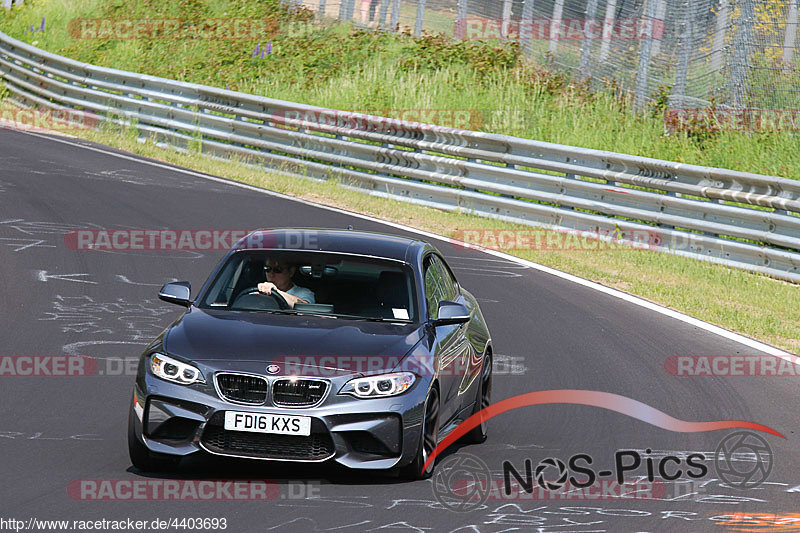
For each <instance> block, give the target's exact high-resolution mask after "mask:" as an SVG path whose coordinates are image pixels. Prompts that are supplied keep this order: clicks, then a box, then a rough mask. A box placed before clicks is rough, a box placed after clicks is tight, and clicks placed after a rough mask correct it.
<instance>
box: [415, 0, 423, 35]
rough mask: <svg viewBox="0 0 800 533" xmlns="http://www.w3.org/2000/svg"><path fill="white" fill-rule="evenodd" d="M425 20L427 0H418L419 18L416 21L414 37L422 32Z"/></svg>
mask: <svg viewBox="0 0 800 533" xmlns="http://www.w3.org/2000/svg"><path fill="white" fill-rule="evenodd" d="M423 20H425V0H417V19H416V20H415V21H414V37H419V36H420V35H421V34H422V21H423Z"/></svg>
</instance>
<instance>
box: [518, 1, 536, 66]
mask: <svg viewBox="0 0 800 533" xmlns="http://www.w3.org/2000/svg"><path fill="white" fill-rule="evenodd" d="M533 1H534V0H525V3H524V4H523V5H522V20H521V21H520V24H519V44H520V48H522V51H523V52H525V53H527V54H530V52H531V50H530V48H531V39H532V38H533Z"/></svg>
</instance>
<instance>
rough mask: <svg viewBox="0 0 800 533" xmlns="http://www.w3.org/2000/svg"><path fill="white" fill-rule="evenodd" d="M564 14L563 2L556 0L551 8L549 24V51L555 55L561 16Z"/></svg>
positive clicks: (559, 33) (562, 0)
mask: <svg viewBox="0 0 800 533" xmlns="http://www.w3.org/2000/svg"><path fill="white" fill-rule="evenodd" d="M563 13H564V0H556V4H555V6H553V21H552V23H551V24H550V47H549V48H548V49H549V50H550V53H551V54H555V53H556V50H558V38H559V37H560V36H561V15H562V14H563Z"/></svg>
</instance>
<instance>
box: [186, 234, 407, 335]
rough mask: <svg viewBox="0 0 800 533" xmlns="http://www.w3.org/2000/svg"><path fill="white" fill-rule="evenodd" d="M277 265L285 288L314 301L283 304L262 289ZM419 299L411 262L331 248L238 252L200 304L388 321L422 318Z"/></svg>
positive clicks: (201, 299)
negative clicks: (285, 306) (290, 306)
mask: <svg viewBox="0 0 800 533" xmlns="http://www.w3.org/2000/svg"><path fill="white" fill-rule="evenodd" d="M274 266H277V267H278V270H279V271H280V274H283V275H284V276H285V278H284V279H285V280H286V284H287V285H288V286H289V288H283V287H279V288H280V289H281V290H284V291H288V292H289V294H293V295H295V296H298V297H299V298H302V299H304V300H307V301H309V302H312V301H313V303H296V304H295V306H294V309H282V308H281V306H280V304H279V303H278V301H277V300H276V299H275V298H273V297H272V296H269V295H266V294H263V293H259V291H258V285H259V283H264V282H266V281H268V280H267V270H268V269H269V268H272V267H274ZM265 267H266V268H265ZM285 269H288V272H283V271H284V270H285ZM273 280H274V277H273ZM309 291H310V292H309ZM415 304H416V298H415V297H414V281H413V276H412V275H411V268H410V267H409V265H407V264H405V263H401V262H398V261H392V260H386V259H378V258H374V257H364V256H359V255H347V254H332V253H327V252H276V251H262V250H257V251H248V250H243V251H239V252H235V253H234V254H232V255H231V256H230V257H229V258H228V260H227V261H226V262H225V264H224V265H223V266H222V268H221V269H220V270H219V273H218V274H217V276H216V278H215V279H214V281H213V283H211V285H210V286H209V288H208V290H207V291H206V292H205V294H203V295H202V296H201V298H200V299H199V300H198V307H200V308H204V309H228V310H235V311H253V312H271V313H285V314H298V315H299V314H316V315H325V316H331V317H336V318H341V319H361V320H375V321H388V322H413V321H416V318H417V312H416V310H417V306H416V305H415Z"/></svg>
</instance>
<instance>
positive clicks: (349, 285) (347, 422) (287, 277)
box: [128, 229, 492, 479]
mask: <svg viewBox="0 0 800 533" xmlns="http://www.w3.org/2000/svg"><path fill="white" fill-rule="evenodd" d="M159 297H160V298H161V299H162V300H164V301H167V302H171V303H174V304H178V305H181V306H185V307H186V308H187V310H186V312H185V313H184V314H183V315H182V316H181V317H180V318H179V319H177V320H176V321H175V322H174V323H173V324H171V325H170V326H169V327H168V328H167V329H166V330H164V332H163V333H161V335H159V336H158V337H157V338H156V339H155V340H154V341H153V342H152V343H151V344H150V345H149V346H148V347H147V349H146V350H145V351H144V353H143V354H142V357H141V360H140V362H139V367H138V375H137V377H136V383H135V386H134V390H133V397H132V401H131V408H130V418H129V424H128V443H129V451H130V457H131V461H132V462H133V465H134V466H135V467H136V468H138V469H140V470H144V471H164V470H170V469H172V468H174V467H175V466H176V465H177V463H178V462H179V461H180V459H181V458H182V457H186V456H189V455H192V454H213V455H219V456H226V457H237V458H247V459H252V460H265V461H294V462H320V463H321V462H325V461H331V462H336V463H339V464H341V465H344V466H345V467H349V468H352V469H373V470H394V471H397V472H399V474H400V475H401V476H403V477H405V478H410V479H420V478H425V477H429V476H430V475H431V474H432V472H433V468H434V467H433V465H432V464H431V465H428V466H427V468H423V467H424V465H425V463H426V460H427V458H428V457H429V455H430V454H431V452H432V451H433V449H434V448H435V447H436V445H437V443H438V442H440V441H441V440H442V439H443V438H444V437H445V436H446V435H447V434H448V433H449V432H450V431H452V430H453V429H454V428H455V427H456V426H457V425H458V424H459V423H460V422H462V421H463V420H465V419H466V418H468V417H469V416H470V415H472V414H474V413H476V412H478V411H479V410H481V409H482V408H485V407H486V406H488V405H489V401H490V396H491V387H492V344H491V337H490V335H489V330H488V328H487V326H486V322H485V320H484V317H483V315H482V313H481V310H480V308H479V307H478V303H477V302H476V300H475V298H474V297H473V296H472V294H470V293H469V292H468V291H467V290H466V289H465V288H464V287H462V286H461V285H460V284H459V283H458V281H457V280H456V277H455V276H454V275H453V272H452V270H451V269H450V267H449V266H448V265H447V262H446V261H445V260H444V258H443V257H442V255H441V254H440V253H439V251H438V250H437V249H436V248H435V247H434V246H432V245H431V244H429V243H427V242H423V241H420V240H415V239H409V238H404V237H399V236H391V235H383V234H375V233H365V232H356V231H347V230H314V229H280V230H261V231H257V232H253V233H251V234H250V235H248V236H247V237H245V238H243V239H241V240H240V241H239V242H238V243H237V244H236V245H235V246H234V247H233V249H231V250H230V251H229V252H228V253H227V254H226V255H225V257H224V258H223V259H222V260H221V261H220V263H219V265H218V266H217V267H216V269H215V270H214V271H213V272H212V274H211V276H210V277H209V278H208V280H207V281H206V283H205V285H204V286H203V287H202V288H201V289H200V291H199V292H198V293H197V295H196V297H195V298H192V295H191V287H190V284H189V283H188V282H175V283H167V284H166V285H164V287H163V288H162V289H161V291H160V293H159ZM465 438H466V439H467V440H469V441H472V442H482V441H483V440H485V438H486V424H485V423H483V424H481V425H479V426H478V427H476V428H475V429H473V430H472V431H471V433H469V434H467V435H466V437H465Z"/></svg>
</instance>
